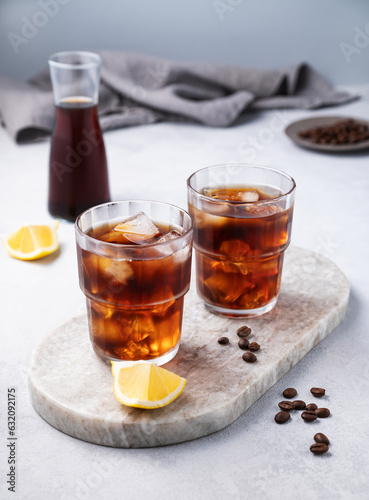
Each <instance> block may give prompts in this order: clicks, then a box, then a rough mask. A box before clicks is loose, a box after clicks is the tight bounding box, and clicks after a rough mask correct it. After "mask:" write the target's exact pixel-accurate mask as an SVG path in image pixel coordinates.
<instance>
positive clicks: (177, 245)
mask: <svg viewBox="0 0 369 500" xmlns="http://www.w3.org/2000/svg"><path fill="white" fill-rule="evenodd" d="M75 232H76V241H77V256H78V268H79V281H80V287H81V289H82V291H83V292H84V294H85V296H86V303H87V315H88V323H89V331H90V338H91V342H92V347H93V349H94V350H95V352H96V354H97V355H98V356H100V357H101V358H102V359H104V360H105V361H109V360H121V361H141V360H145V361H152V362H155V363H156V364H158V365H161V364H164V363H166V362H168V361H170V360H171V359H172V358H173V357H174V356H175V355H176V353H177V351H178V347H179V340H180V336H181V327H182V316H183V301H184V295H185V294H186V293H187V291H188V289H189V286H190V273H191V249H192V233H193V229H192V220H191V217H190V216H189V215H188V213H187V212H185V211H184V210H182V209H180V208H178V207H175V206H173V205H169V204H166V203H160V202H154V201H134V200H132V201H119V202H111V203H105V204H103V205H99V206H96V207H93V208H91V209H89V210H87V211H86V212H84V213H82V214H81V215H80V216H79V217H78V218H77V220H76V223H75Z"/></svg>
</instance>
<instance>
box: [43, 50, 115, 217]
mask: <svg viewBox="0 0 369 500" xmlns="http://www.w3.org/2000/svg"><path fill="white" fill-rule="evenodd" d="M49 67H50V74H51V81H52V86H53V93H54V101H55V114H56V118H55V125H54V130H53V134H52V139H51V150H50V164H49V199H48V208H49V212H50V214H51V215H53V216H55V217H59V218H61V219H65V220H69V221H74V220H75V218H76V217H77V215H79V214H80V213H81V212H83V211H84V210H86V209H87V208H90V207H92V206H94V205H98V204H100V203H104V202H107V201H110V191H109V180H108V167H107V161H106V154H105V146H104V140H103V136H102V133H101V129H100V125H99V121H98V116H97V105H98V95H99V78H100V67H101V57H100V56H99V55H98V54H94V53H92V52H58V53H56V54H54V55H52V56H51V57H50V59H49Z"/></svg>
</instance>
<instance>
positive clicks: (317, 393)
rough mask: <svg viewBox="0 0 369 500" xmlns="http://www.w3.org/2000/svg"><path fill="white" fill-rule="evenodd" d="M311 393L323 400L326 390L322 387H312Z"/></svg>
mask: <svg viewBox="0 0 369 500" xmlns="http://www.w3.org/2000/svg"><path fill="white" fill-rule="evenodd" d="M310 392H311V394H312V395H313V396H315V397H316V398H322V397H323V396H324V394H325V389H321V388H320V387H312V388H311V389H310Z"/></svg>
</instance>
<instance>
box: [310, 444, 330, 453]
mask: <svg viewBox="0 0 369 500" xmlns="http://www.w3.org/2000/svg"><path fill="white" fill-rule="evenodd" d="M328 450H329V448H328V446H327V445H326V444H325V443H315V444H312V445H311V446H310V451H311V453H314V455H323V453H327V451H328Z"/></svg>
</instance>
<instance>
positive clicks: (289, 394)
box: [283, 387, 297, 399]
mask: <svg viewBox="0 0 369 500" xmlns="http://www.w3.org/2000/svg"><path fill="white" fill-rule="evenodd" d="M296 396H297V391H296V389H294V388H293V387H289V388H288V389H285V390H284V391H283V397H284V398H287V399H292V398H295V397H296Z"/></svg>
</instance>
